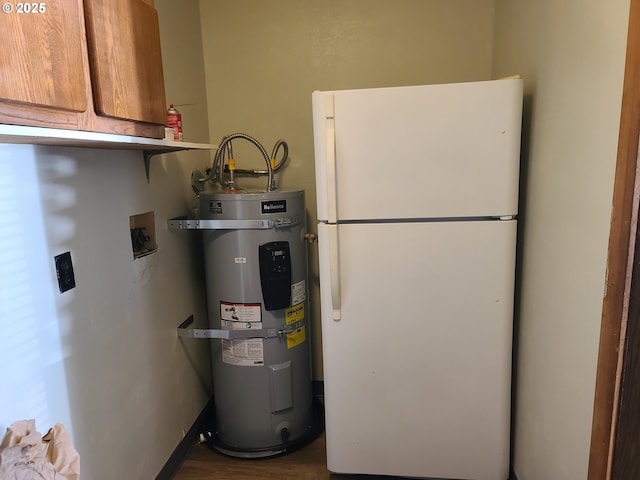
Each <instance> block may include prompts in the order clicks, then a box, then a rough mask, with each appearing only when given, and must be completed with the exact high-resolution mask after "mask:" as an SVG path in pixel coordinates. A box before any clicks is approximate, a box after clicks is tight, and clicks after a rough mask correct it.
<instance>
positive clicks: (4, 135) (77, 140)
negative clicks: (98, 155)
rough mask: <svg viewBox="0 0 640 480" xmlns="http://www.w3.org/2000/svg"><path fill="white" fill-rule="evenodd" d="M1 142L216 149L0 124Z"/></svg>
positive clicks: (71, 145)
mask: <svg viewBox="0 0 640 480" xmlns="http://www.w3.org/2000/svg"><path fill="white" fill-rule="evenodd" d="M0 143H29V144H34V145H59V146H67V147H85V148H113V149H119V150H167V151H178V150H213V149H215V148H216V147H215V145H209V144H206V143H189V142H173V141H169V140H158V139H155V138H143V137H132V136H129V135H115V134H111V133H98V132H85V131H81V130H65V129H61V128H43V127H23V126H19V125H0Z"/></svg>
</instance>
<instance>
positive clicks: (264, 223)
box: [167, 216, 303, 230]
mask: <svg viewBox="0 0 640 480" xmlns="http://www.w3.org/2000/svg"><path fill="white" fill-rule="evenodd" d="M302 221H303V220H302V217H300V216H295V217H290V218H265V219H253V220H187V219H185V218H172V219H170V220H167V225H168V226H169V229H170V230H268V229H271V228H284V227H292V226H294V225H298V224H300V223H302Z"/></svg>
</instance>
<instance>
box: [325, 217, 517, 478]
mask: <svg viewBox="0 0 640 480" xmlns="http://www.w3.org/2000/svg"><path fill="white" fill-rule="evenodd" d="M515 240H516V222H515V221H486V222H485V221H477V222H475V221H462V222H446V223H444V222H442V223H439V222H434V223H430V222H423V223H420V222H416V223H400V224H399V223H395V224H358V225H354V224H348V225H325V224H322V225H320V226H319V246H320V284H321V306H322V339H323V361H324V377H325V378H324V385H325V409H326V410H325V411H326V438H327V465H328V468H329V470H331V471H333V472H336V473H358V474H376V475H398V476H407V477H432V478H447V479H473V480H504V479H505V478H507V477H508V465H509V420H510V386H511V344H512V316H513V293H514V259H515ZM335 249H337V250H335ZM332 250H333V251H332ZM332 259H333V260H332ZM332 288H339V292H332ZM336 293H337V295H336ZM336 311H338V313H339V314H338V315H336V314H335V313H336Z"/></svg>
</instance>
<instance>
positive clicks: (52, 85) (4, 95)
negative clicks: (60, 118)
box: [0, 0, 87, 112]
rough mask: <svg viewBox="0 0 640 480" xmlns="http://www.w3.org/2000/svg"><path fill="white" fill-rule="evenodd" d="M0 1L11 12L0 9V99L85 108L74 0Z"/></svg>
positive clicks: (80, 32)
mask: <svg viewBox="0 0 640 480" xmlns="http://www.w3.org/2000/svg"><path fill="white" fill-rule="evenodd" d="M4 5H10V6H11V5H13V11H12V12H10V13H6V12H5V13H2V14H1V15H2V26H1V27H0V46H1V47H0V72H2V73H1V75H0V101H9V102H16V103H18V104H27V105H38V106H44V107H52V108H55V109H57V110H65V111H71V112H83V111H85V110H86V108H87V98H86V88H85V77H84V71H83V61H82V55H83V54H82V45H83V44H84V38H83V37H84V35H83V29H82V17H81V11H80V7H79V4H78V1H77V0H59V1H55V2H46V3H45V2H43V3H37V4H35V3H13V2H10V3H5V4H4ZM18 9H20V10H21V11H18ZM27 10H28V11H27Z"/></svg>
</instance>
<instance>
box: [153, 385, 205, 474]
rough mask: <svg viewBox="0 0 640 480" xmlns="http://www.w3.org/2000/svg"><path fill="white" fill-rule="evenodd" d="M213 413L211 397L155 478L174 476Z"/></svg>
mask: <svg viewBox="0 0 640 480" xmlns="http://www.w3.org/2000/svg"><path fill="white" fill-rule="evenodd" d="M213 415H214V410H213V398H211V399H210V400H209V402H208V403H207V405H205V407H204V409H203V410H202V412H200V415H198V418H196V421H195V422H193V425H192V426H191V428H190V429H189V431H188V432H187V433H186V435H185V436H184V438H183V439H182V440H181V441H180V443H178V446H177V447H176V448H175V450H174V451H173V453H172V454H171V456H170V457H169V460H167V463H165V465H164V467H162V470H160V473H158V475H157V476H156V479H155V480H171V479H172V478H173V476H174V475H175V474H176V472H177V471H178V469H179V468H180V465H182V462H184V460H185V459H186V458H187V455H188V454H189V450H191V447H192V446H193V445H194V444H195V443H196V441H197V440H198V438H199V437H200V434H201V433H202V432H203V431H204V430H205V428H206V426H207V425H208V424H210V422H211V419H212V418H213Z"/></svg>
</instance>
